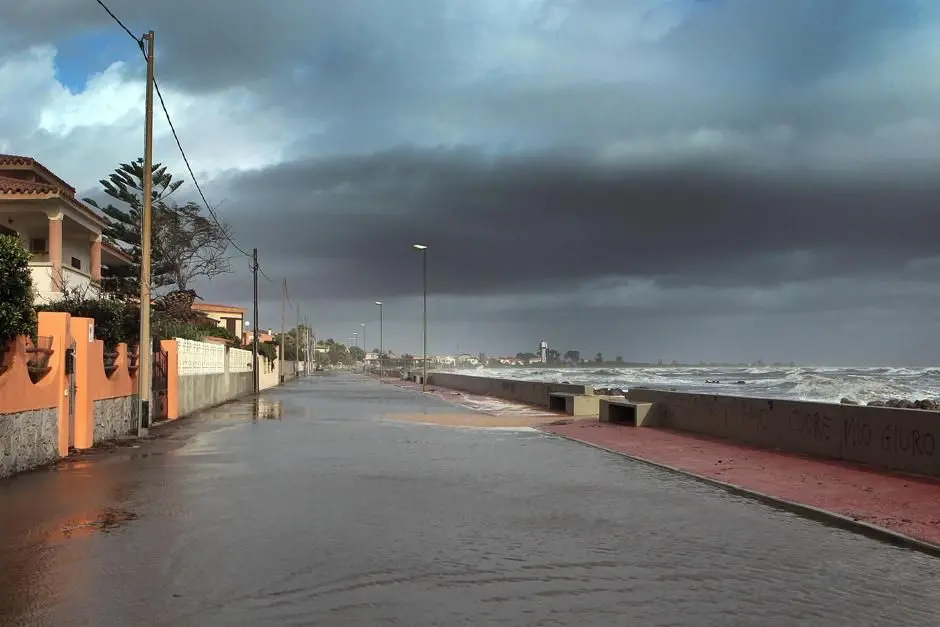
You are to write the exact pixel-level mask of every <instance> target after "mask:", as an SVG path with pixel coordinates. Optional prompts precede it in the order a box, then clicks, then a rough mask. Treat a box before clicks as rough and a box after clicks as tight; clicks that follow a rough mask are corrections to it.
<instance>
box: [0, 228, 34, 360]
mask: <svg viewBox="0 0 940 627" xmlns="http://www.w3.org/2000/svg"><path fill="white" fill-rule="evenodd" d="M18 335H25V336H28V337H35V336H36V310H35V309H34V308H33V276H32V274H31V273H30V271H29V252H28V251H27V250H26V249H25V248H24V247H23V243H22V242H20V238H19V237H18V236H16V235H0V349H2V348H5V347H6V345H7V344H8V343H9V342H10V340H12V339H13V338H15V337H17V336H18Z"/></svg>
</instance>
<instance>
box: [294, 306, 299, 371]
mask: <svg viewBox="0 0 940 627" xmlns="http://www.w3.org/2000/svg"><path fill="white" fill-rule="evenodd" d="M296 320H297V326H295V327H294V376H295V377H298V378H299V377H300V305H299V304H298V305H297V318H296Z"/></svg>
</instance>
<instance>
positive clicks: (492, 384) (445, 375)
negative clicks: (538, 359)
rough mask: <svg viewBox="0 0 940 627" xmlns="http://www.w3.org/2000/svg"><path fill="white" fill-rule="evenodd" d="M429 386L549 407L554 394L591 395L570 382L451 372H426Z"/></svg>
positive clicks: (583, 387) (589, 391)
mask: <svg viewBox="0 0 940 627" xmlns="http://www.w3.org/2000/svg"><path fill="white" fill-rule="evenodd" d="M428 383H429V384H430V385H438V386H440V387H444V388H450V389H451V390H460V391H461V392H467V393H469V394H478V395H480V396H492V397H494V398H501V399H503V400H507V401H515V402H517V403H526V404H528V405H537V406H539V407H548V406H549V397H550V396H551V395H552V394H553V393H556V392H561V393H565V394H588V395H592V394H594V388H593V387H591V386H590V385H573V384H569V383H542V382H540V381H516V380H513V379H493V378H490V377H474V376H470V375H463V374H454V373H452V372H429V373H428Z"/></svg>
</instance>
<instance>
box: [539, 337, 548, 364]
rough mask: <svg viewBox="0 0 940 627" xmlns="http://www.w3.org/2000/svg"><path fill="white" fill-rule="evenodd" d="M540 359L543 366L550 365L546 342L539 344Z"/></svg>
mask: <svg viewBox="0 0 940 627" xmlns="http://www.w3.org/2000/svg"><path fill="white" fill-rule="evenodd" d="M539 358H540V359H541V360H542V363H543V364H547V363H548V342H546V341H545V340H542V341H541V342H539Z"/></svg>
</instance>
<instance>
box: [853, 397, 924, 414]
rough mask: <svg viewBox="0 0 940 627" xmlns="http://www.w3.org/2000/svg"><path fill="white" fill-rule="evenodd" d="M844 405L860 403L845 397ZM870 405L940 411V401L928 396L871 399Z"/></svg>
mask: <svg viewBox="0 0 940 627" xmlns="http://www.w3.org/2000/svg"><path fill="white" fill-rule="evenodd" d="M840 402H841V403H842V404H843V405H860V404H861V403H859V402H858V401H853V400H852V399H850V398H843V399H842V400H841V401H840ZM867 405H868V407H892V408H894V409H926V410H929V411H940V401H935V400H930V399H928V398H925V399H921V400H919V401H911V400H908V399H905V398H888V399H885V400H883V401H869V402H868V403H867Z"/></svg>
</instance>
